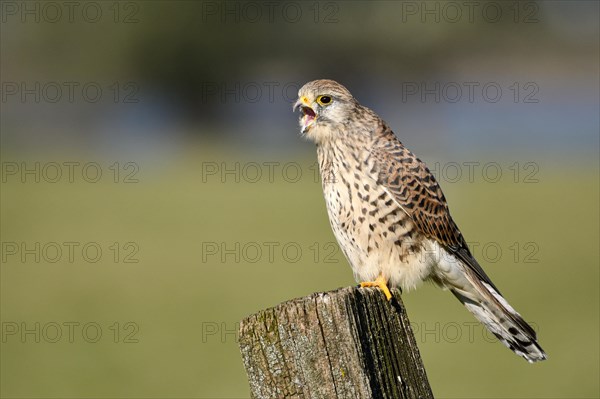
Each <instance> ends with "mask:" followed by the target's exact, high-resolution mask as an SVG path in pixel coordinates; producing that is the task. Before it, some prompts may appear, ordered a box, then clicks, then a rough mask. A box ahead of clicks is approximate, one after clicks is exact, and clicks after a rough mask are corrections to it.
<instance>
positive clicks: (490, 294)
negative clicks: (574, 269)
mask: <svg viewBox="0 0 600 399" xmlns="http://www.w3.org/2000/svg"><path fill="white" fill-rule="evenodd" d="M465 269H467V270H466V274H467V275H466V277H467V279H466V280H467V281H468V283H467V284H466V286H462V287H458V286H454V287H449V288H450V290H451V291H452V293H453V294H454V295H455V296H456V297H457V298H458V300H459V301H461V302H462V303H463V305H465V306H466V308H467V309H468V310H469V311H470V312H471V313H473V315H475V317H476V318H477V319H478V320H479V321H480V322H481V323H483V325H485V326H486V327H487V328H488V330H490V331H491V332H492V333H493V334H494V335H495V336H496V337H497V338H498V339H499V340H500V341H501V342H502V343H503V344H504V345H506V346H507V347H508V348H509V349H510V350H512V351H513V352H515V353H516V354H517V355H519V356H522V357H523V358H525V360H527V361H528V362H529V363H534V362H537V361H541V360H545V359H546V353H545V352H544V350H543V349H542V348H541V347H540V345H539V344H538V343H537V341H536V334H535V331H534V330H533V328H531V326H530V325H529V324H527V322H525V320H523V318H522V317H521V315H520V314H519V313H517V312H516V311H515V310H514V309H513V308H512V306H510V305H509V304H508V302H507V301H506V300H505V299H504V297H502V295H500V293H499V292H498V290H497V289H496V288H495V287H494V286H493V285H492V284H489V283H487V282H485V281H483V280H482V279H481V278H479V276H478V275H477V274H475V273H473V272H472V271H471V270H470V269H469V268H465ZM467 281H465V280H463V282H467Z"/></svg>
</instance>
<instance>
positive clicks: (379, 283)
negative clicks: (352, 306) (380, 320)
mask: <svg viewBox="0 0 600 399" xmlns="http://www.w3.org/2000/svg"><path fill="white" fill-rule="evenodd" d="M360 286H361V287H379V288H380V289H381V290H382V291H383V293H384V294H385V297H386V298H387V300H388V301H390V300H391V299H392V294H391V293H390V290H389V288H388V286H387V280H386V279H385V278H384V277H383V276H382V275H379V277H377V279H376V280H375V281H363V282H362V283H360Z"/></svg>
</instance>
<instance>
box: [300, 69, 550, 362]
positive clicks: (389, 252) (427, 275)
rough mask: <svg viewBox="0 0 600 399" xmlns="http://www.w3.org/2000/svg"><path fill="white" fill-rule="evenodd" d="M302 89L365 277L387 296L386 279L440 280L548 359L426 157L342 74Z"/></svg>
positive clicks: (340, 234)
mask: <svg viewBox="0 0 600 399" xmlns="http://www.w3.org/2000/svg"><path fill="white" fill-rule="evenodd" d="M298 97H299V98H298V101H297V102H296V104H295V105H294V110H295V109H297V108H300V110H301V113H302V116H301V118H300V129H301V133H302V135H303V136H305V137H307V138H309V139H310V140H312V141H314V142H315V143H316V145H317V155H318V160H319V167H320V172H321V176H322V182H323V193H324V195H325V202H326V204H327V213H328V215H329V222H330V224H331V228H332V229H333V233H334V235H335V237H336V239H337V241H338V243H339V245H340V248H341V249H342V251H343V253H344V254H345V256H346V258H347V259H348V262H349V263H350V265H351V266H352V270H353V272H354V277H355V278H356V280H357V281H358V282H360V284H361V286H363V287H365V286H378V287H380V288H381V289H382V290H383V292H384V293H385V295H386V297H387V298H388V300H389V299H391V294H390V292H389V289H388V287H391V288H395V287H400V288H401V289H403V290H409V289H412V288H414V287H415V286H417V285H418V284H419V283H420V282H422V281H426V280H429V281H433V282H435V283H436V284H438V285H439V286H441V287H442V288H447V289H449V290H450V291H451V292H452V293H453V294H454V295H455V296H456V298H458V300H459V301H461V302H462V303H463V304H464V305H465V306H466V307H467V309H468V310H469V311H470V312H471V313H473V314H474V315H475V317H476V318H477V319H478V320H479V321H480V322H481V323H483V324H484V325H485V326H486V327H487V328H488V329H489V330H490V331H491V332H492V333H493V334H494V335H495V336H496V337H498V339H499V340H500V341H501V342H502V343H504V345H506V346H507V347H508V348H510V349H511V350H512V351H514V352H515V353H516V354H518V355H519V356H522V357H524V358H525V359H526V360H527V361H529V362H531V363H532V362H535V361H540V360H544V359H546V354H545V353H544V351H543V350H542V348H541V347H540V346H539V345H538V343H537V341H536V333H535V331H534V330H533V329H532V328H531V326H530V325H529V324H527V323H526V322H525V320H523V318H522V317H521V316H520V315H519V313H517V312H516V311H515V310H514V309H513V308H512V307H511V306H510V305H509V304H508V302H507V301H506V300H505V299H504V297H503V296H502V295H501V294H500V291H499V290H498V288H496V286H495V285H494V283H492V281H491V280H490V278H489V277H488V276H487V274H486V273H485V272H484V271H483V269H482V268H481V266H480V265H479V263H477V261H476V260H475V258H474V257H473V255H472V254H471V252H470V250H469V247H468V246H467V243H466V241H465V239H464V238H463V235H462V234H461V232H460V230H459V229H458V227H457V226H456V224H455V223H454V221H453V220H452V217H451V216H450V211H449V210H448V204H447V203H446V199H445V198H444V194H443V193H442V190H441V189H440V186H439V185H438V183H437V182H436V180H435V178H434V176H433V174H432V173H431V172H430V171H429V169H428V168H427V166H425V164H424V163H423V162H421V160H419V159H418V158H417V157H416V156H415V155H414V154H413V153H412V152H410V151H409V150H408V149H407V148H406V147H404V145H403V144H402V143H401V142H400V141H399V140H398V139H397V138H396V136H395V135H394V132H392V130H391V129H390V128H389V127H388V125H387V124H386V123H385V122H384V121H383V120H382V119H381V118H379V116H377V115H376V114H375V112H373V111H372V110H370V109H369V108H366V107H364V106H362V105H360V104H359V103H358V101H357V100H356V99H355V98H354V97H353V96H352V94H350V92H349V91H348V89H346V88H345V87H344V86H342V85H341V84H339V83H337V82H335V81H333V80H315V81H312V82H309V83H307V84H305V85H304V86H303V87H302V88H301V89H300V91H299V92H298ZM325 177H327V178H325ZM331 177H333V178H331Z"/></svg>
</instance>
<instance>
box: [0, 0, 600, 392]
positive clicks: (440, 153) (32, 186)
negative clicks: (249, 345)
mask: <svg viewBox="0 0 600 399" xmlns="http://www.w3.org/2000/svg"><path fill="white" fill-rule="evenodd" d="M0 5H1V8H0V18H1V26H0V29H1V31H0V33H1V43H0V44H1V47H0V50H1V60H0V71H1V72H0V73H1V84H2V86H1V88H0V89H1V92H0V95H1V103H0V105H1V115H0V131H1V142H0V144H1V146H0V147H1V148H0V155H1V157H2V182H1V183H2V185H1V188H2V190H1V194H0V200H1V220H2V221H1V227H0V233H1V235H2V237H1V241H2V259H1V261H2V263H1V269H0V273H1V275H0V277H1V280H0V287H1V307H0V310H1V314H0V317H1V321H2V340H1V343H0V350H1V352H0V355H1V359H0V366H1V369H0V385H1V388H0V394H1V395H2V397H7V398H9V397H10V398H29V397H38V398H50V397H65V398H92V397H113V398H140V397H144V398H151V397H155V398H172V397H178V398H245V397H248V396H249V391H248V387H247V381H246V377H245V372H244V369H243V366H242V363H241V358H240V355H239V351H238V347H237V342H236V334H235V331H236V329H237V326H238V324H237V323H238V322H239V320H240V319H242V318H243V317H245V316H246V315H248V314H250V313H253V312H255V311H258V310H259V309H263V308H266V307H269V306H274V305H276V304H277V303H279V302H282V301H285V300H288V299H291V298H294V297H299V296H305V295H308V294H311V293H313V292H315V291H326V290H331V289H335V288H337V287H340V286H347V285H352V284H355V282H354V281H353V279H352V273H351V271H350V268H349V266H348V265H347V263H346V260H345V259H344V257H343V255H342V254H341V252H340V251H339V249H338V248H337V244H336V243H335V238H334V237H333V235H332V233H331V231H330V228H329V223H328V221H327V216H326V212H325V206H324V201H323V199H322V194H321V184H320V180H319V177H318V174H316V173H315V172H316V169H315V166H316V164H315V162H316V155H315V151H314V145H313V144H311V143H308V142H305V141H303V140H302V139H301V138H300V137H299V136H298V125H297V118H298V115H294V114H293V113H292V112H291V104H292V103H293V102H294V101H295V97H296V93H297V90H298V88H299V87H301V86H302V85H303V84H304V83H305V82H307V81H309V80H313V79H318V78H330V79H335V80H337V81H339V82H340V83H342V84H344V85H346V86H347V87H348V88H349V89H350V91H351V92H352V93H353V94H354V96H355V97H356V98H357V99H358V100H359V101H360V102H361V103H362V104H364V105H367V106H368V107H370V108H372V109H374V110H375V111H376V112H377V113H378V114H379V115H380V116H381V117H382V118H384V119H385V120H386V121H387V122H388V123H389V124H390V125H391V126H392V127H393V129H394V131H395V132H396V134H397V135H398V136H399V137H400V139H401V140H402V141H403V142H404V143H405V144H406V145H407V146H408V147H409V148H410V149H411V150H413V151H414V152H415V153H417V155H419V157H420V158H421V159H423V160H424V161H425V162H426V163H428V165H429V166H430V168H431V169H432V170H433V171H434V173H435V174H436V176H437V177H438V180H439V181H440V184H441V185H442V188H443V189H444V192H445V193H446V197H447V198H448V200H449V202H450V207H451V209H452V212H453V216H454V219H455V220H456V222H457V223H458V225H459V226H460V227H461V229H462V231H463V233H464V235H465V236H466V238H467V241H469V242H470V243H471V246H472V248H473V252H474V254H475V256H476V257H477V258H478V259H479V260H480V263H482V265H483V266H484V268H485V269H486V271H488V274H490V276H491V277H492V279H493V280H494V282H495V283H496V284H497V285H498V286H499V287H500V288H501V290H502V292H503V293H504V294H505V295H506V297H507V298H508V300H509V301H510V302H511V303H512V304H513V305H514V307H515V308H517V309H518V310H519V311H520V312H521V313H522V314H523V316H524V317H525V318H526V319H527V320H529V321H530V322H531V323H532V324H533V325H534V326H535V328H536V329H537V330H539V338H540V343H541V345H542V346H543V347H544V349H545V350H546V351H547V352H548V354H549V360H548V361H547V362H544V363H542V364H536V365H528V364H526V363H525V362H524V361H522V360H521V359H519V358H517V357H516V356H514V355H513V354H512V353H510V351H508V350H507V349H506V348H504V347H503V346H502V345H501V344H499V343H498V342H495V340H494V339H492V338H491V337H490V336H488V335H487V334H486V333H485V332H484V330H483V328H482V327H481V326H479V325H478V324H476V323H475V319H473V318H472V316H471V315H470V314H469V313H468V312H467V311H465V310H464V309H463V308H462V306H461V305H460V304H459V303H458V302H457V301H456V300H455V299H453V297H452V296H451V295H449V294H448V293H446V292H442V291H440V290H438V289H437V288H434V287H431V286H429V285H425V286H423V287H422V288H421V289H419V290H417V291H416V292H410V293H406V294H404V300H405V303H406V306H407V309H408V312H409V316H410V318H411V320H412V322H413V323H414V330H415V335H416V337H417V341H418V343H419V346H420V349H421V354H422V356H423V359H424V362H425V367H426V369H427V372H428V375H429V378H430V382H431V385H432V388H433V391H434V393H435V394H436V396H437V397H444V398H549V397H552V398H575V397H577V398H596V397H598V396H599V395H600V392H599V377H598V375H599V371H600V370H599V361H600V360H599V346H598V342H599V338H600V337H599V313H600V312H599V301H600V298H599V284H600V283H599V257H598V254H599V247H598V242H599V238H600V237H599V215H598V208H599V198H598V196H599V174H598V172H599V160H598V151H599V129H600V128H599V107H600V101H599V90H600V85H599V36H600V31H599V22H598V21H599V3H598V2H595V1H519V2H508V1H506V2H505V1H496V2H494V1H492V2H487V1H478V2H468V1H467V2H444V1H424V2H421V1H397V2H393V1H372V2H370V1H352V2H338V1H325V2H303V1H302V2H300V1H299V2H289V1H283V2H281V3H271V2H260V1H259V2H236V1H202V2H200V1H199V2H192V1H145V2H144V1H122V2H108V1H106V2H105V1H97V2H93V1H92V2H86V1H82V2H60V1H59V2H40V1H24V2H23V1H3V2H2V3H0Z"/></svg>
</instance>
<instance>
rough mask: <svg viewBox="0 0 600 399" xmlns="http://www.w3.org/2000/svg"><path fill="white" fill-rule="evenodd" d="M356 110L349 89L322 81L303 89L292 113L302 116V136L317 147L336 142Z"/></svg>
mask: <svg viewBox="0 0 600 399" xmlns="http://www.w3.org/2000/svg"><path fill="white" fill-rule="evenodd" d="M357 107H358V103H357V101H356V100H355V99H354V97H352V94H350V92H349V91H348V89H346V88H345V87H344V86H342V85H341V84H339V83H338V82H336V81H333V80H327V79H321V80H313V81H312V82H308V83H307V84H305V85H304V86H302V88H301V89H300V90H299V91H298V101H296V103H295V104H294V111H295V110H297V109H299V110H300V112H301V114H302V115H301V116H300V132H301V133H302V135H304V136H306V137H308V138H310V139H311V140H313V141H315V142H317V143H320V142H323V141H326V140H331V139H333V138H335V136H336V134H337V133H339V132H340V131H341V130H342V127H343V126H344V125H345V124H347V123H348V121H349V120H350V118H352V116H353V113H354V111H355V110H356V108H357Z"/></svg>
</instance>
